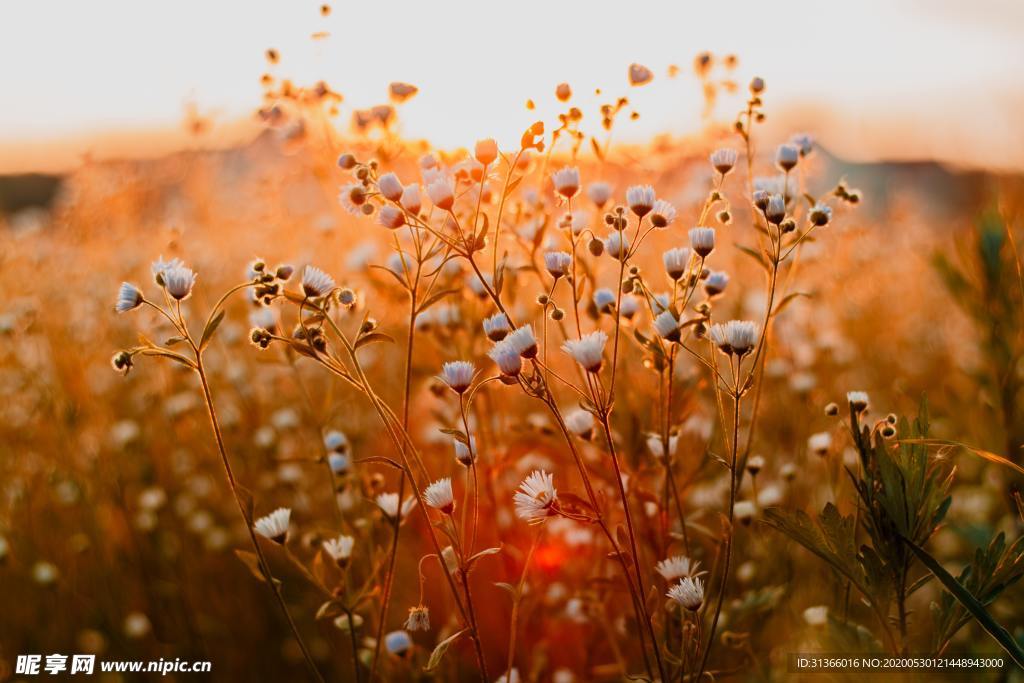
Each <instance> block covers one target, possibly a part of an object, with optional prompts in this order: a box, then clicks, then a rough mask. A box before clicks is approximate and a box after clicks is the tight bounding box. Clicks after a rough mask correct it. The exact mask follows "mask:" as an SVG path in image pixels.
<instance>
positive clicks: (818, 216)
mask: <svg viewBox="0 0 1024 683" xmlns="http://www.w3.org/2000/svg"><path fill="white" fill-rule="evenodd" d="M807 218H808V220H810V221H811V223H812V224H814V225H815V226H817V227H819V228H820V227H823V226H826V225H828V224H829V222H830V221H831V220H832V207H831V206H829V205H828V204H822V203H821V202H818V203H817V204H815V205H814V206H812V207H811V210H810V212H809V213H808V214H807Z"/></svg>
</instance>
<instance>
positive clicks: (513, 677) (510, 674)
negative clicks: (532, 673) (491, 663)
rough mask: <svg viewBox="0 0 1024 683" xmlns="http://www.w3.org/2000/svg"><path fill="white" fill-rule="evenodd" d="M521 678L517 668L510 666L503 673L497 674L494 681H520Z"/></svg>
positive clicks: (513, 682) (512, 682)
mask: <svg viewBox="0 0 1024 683" xmlns="http://www.w3.org/2000/svg"><path fill="white" fill-rule="evenodd" d="M521 680H522V679H521V678H520V677H519V669H517V668H515V667H512V668H511V669H509V670H508V671H506V672H505V673H503V674H501V675H500V676H498V677H497V678H496V679H495V680H494V683H520V682H521Z"/></svg>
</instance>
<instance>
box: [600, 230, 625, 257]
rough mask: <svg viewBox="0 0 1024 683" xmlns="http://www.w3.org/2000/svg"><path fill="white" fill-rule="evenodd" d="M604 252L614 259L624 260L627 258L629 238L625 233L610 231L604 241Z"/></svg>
mask: <svg viewBox="0 0 1024 683" xmlns="http://www.w3.org/2000/svg"><path fill="white" fill-rule="evenodd" d="M604 250H605V251H606V252H607V253H608V255H609V256H611V257H612V258H614V259H619V260H625V258H626V257H627V256H629V237H628V236H627V235H626V233H625V232H620V231H618V230H614V231H612V233H611V234H610V235H608V237H606V238H605V239H604Z"/></svg>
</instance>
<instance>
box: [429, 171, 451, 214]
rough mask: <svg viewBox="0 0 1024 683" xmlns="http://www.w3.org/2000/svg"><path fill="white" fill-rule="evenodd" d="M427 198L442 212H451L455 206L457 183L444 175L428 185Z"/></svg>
mask: <svg viewBox="0 0 1024 683" xmlns="http://www.w3.org/2000/svg"><path fill="white" fill-rule="evenodd" d="M427 196H428V197H430V201H431V202H433V204H434V206H436V207H437V208H439V209H441V210H442V211H451V208H452V206H453V205H454V204H455V182H454V181H453V180H452V179H451V178H450V177H448V176H445V175H442V176H440V177H438V178H436V179H435V180H433V181H432V182H430V183H429V184H428V185H427Z"/></svg>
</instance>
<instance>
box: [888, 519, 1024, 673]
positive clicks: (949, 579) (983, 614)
mask: <svg viewBox="0 0 1024 683" xmlns="http://www.w3.org/2000/svg"><path fill="white" fill-rule="evenodd" d="M903 542H904V543H906V544H907V546H908V547H909V548H910V549H911V550H912V551H913V552H914V554H915V555H917V558H918V559H919V560H921V563H922V564H923V565H924V566H926V567H927V568H928V571H930V572H931V573H932V574H934V575H935V578H937V579H938V580H939V581H941V582H942V585H943V586H944V587H945V588H946V590H947V591H949V592H950V594H952V596H953V597H954V598H956V600H957V602H959V603H960V604H961V605H963V606H964V608H965V609H966V610H967V611H968V612H970V613H971V616H973V617H974V619H975V620H976V621H977V622H978V623H979V624H980V625H981V627H982V628H983V629H985V630H986V631H987V632H988V634H989V635H990V636H992V637H993V638H995V640H996V642H997V643H999V645H1000V647H1002V648H1003V649H1004V650H1005V651H1006V654H1008V655H1010V657H1011V658H1012V659H1013V661H1014V662H1016V664H1017V666H1019V667H1021V668H1022V669H1024V649H1021V646H1020V645H1019V644H1018V643H1017V641H1016V640H1015V639H1014V637H1013V636H1012V635H1010V632H1009V631H1007V630H1006V629H1005V628H1003V627H1002V626H1001V625H1000V624H999V622H997V621H996V620H995V619H994V618H992V615H991V614H989V613H988V610H986V609H985V606H984V605H982V604H981V603H980V602H979V601H978V600H977V598H975V597H974V596H973V595H971V592H970V591H968V590H967V589H966V588H964V586H963V585H962V584H961V583H960V582H959V581H957V580H956V579H955V578H953V575H952V574H950V573H949V572H947V571H946V570H945V569H944V568H943V567H942V565H941V564H939V561H938V560H936V559H935V558H934V557H932V556H931V555H930V554H929V553H928V551H926V550H925V549H924V548H922V547H921V546H919V545H917V544H916V543H913V542H911V541H909V540H908V539H906V538H904V539H903Z"/></svg>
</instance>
